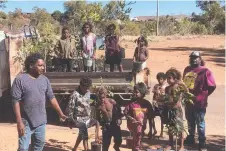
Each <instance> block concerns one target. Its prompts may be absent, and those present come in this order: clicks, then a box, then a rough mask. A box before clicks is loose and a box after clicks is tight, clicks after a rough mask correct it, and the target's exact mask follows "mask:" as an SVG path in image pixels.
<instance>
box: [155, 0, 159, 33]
mask: <svg viewBox="0 0 226 151" xmlns="http://www.w3.org/2000/svg"><path fill="white" fill-rule="evenodd" d="M156 21H157V23H156V36H158V35H159V0H157V20H156Z"/></svg>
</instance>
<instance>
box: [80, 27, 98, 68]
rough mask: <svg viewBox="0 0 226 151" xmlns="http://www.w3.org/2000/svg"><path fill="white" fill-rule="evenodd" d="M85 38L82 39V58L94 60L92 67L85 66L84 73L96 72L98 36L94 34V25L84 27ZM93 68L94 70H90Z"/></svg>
mask: <svg viewBox="0 0 226 151" xmlns="http://www.w3.org/2000/svg"><path fill="white" fill-rule="evenodd" d="M82 30H83V36H82V39H81V48H82V57H83V58H90V59H92V63H93V64H92V67H87V66H85V65H84V71H85V72H87V71H94V70H95V53H96V35H95V34H94V33H92V25H91V24H90V23H85V24H84V25H83V27H82ZM90 68H92V69H90Z"/></svg>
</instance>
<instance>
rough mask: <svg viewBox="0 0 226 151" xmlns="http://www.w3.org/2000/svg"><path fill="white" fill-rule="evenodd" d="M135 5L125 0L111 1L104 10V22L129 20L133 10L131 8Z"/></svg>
mask: <svg viewBox="0 0 226 151" xmlns="http://www.w3.org/2000/svg"><path fill="white" fill-rule="evenodd" d="M135 3H136V2H132V1H130V2H126V1H125V0H120V1H110V2H109V3H108V4H106V5H105V6H104V8H103V18H104V20H117V19H119V20H128V19H129V14H130V12H131V10H132V8H131V7H130V6H131V5H132V4H135Z"/></svg>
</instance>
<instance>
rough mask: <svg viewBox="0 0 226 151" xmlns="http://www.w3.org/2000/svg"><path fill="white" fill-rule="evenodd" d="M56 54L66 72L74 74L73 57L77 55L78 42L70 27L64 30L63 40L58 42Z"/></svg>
mask: <svg viewBox="0 0 226 151" xmlns="http://www.w3.org/2000/svg"><path fill="white" fill-rule="evenodd" d="M55 53H56V55H57V56H58V59H59V60H60V64H61V65H62V69H63V71H64V72H66V71H67V72H72V69H73V60H72V59H73V57H74V56H75V55H76V41H75V39H73V38H72V37H71V35H70V31H69V28H68V27H64V28H63V29H62V36H61V39H60V40H59V41H58V42H57V44H56V47H55Z"/></svg>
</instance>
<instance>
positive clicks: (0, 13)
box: [0, 11, 7, 19]
mask: <svg viewBox="0 0 226 151" xmlns="http://www.w3.org/2000/svg"><path fill="white" fill-rule="evenodd" d="M0 18H1V19H6V18H7V14H6V13H4V12H2V11H0Z"/></svg>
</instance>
